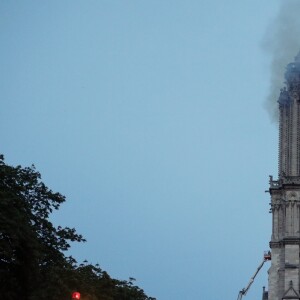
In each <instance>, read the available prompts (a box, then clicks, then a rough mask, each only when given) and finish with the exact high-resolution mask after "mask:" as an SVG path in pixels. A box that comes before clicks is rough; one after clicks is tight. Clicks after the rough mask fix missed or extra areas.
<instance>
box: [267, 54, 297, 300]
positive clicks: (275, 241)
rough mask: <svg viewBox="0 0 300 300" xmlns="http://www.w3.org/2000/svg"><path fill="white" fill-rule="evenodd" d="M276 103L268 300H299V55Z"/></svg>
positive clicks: (288, 67) (270, 190)
mask: <svg viewBox="0 0 300 300" xmlns="http://www.w3.org/2000/svg"><path fill="white" fill-rule="evenodd" d="M285 79H286V82H285V84H286V87H285V88H283V89H282V90H281V93H280V97H279V100H278V103H279V160H278V164H279V165H278V171H279V174H278V180H273V178H272V177H270V189H269V192H270V195H271V212H272V236H271V241H270V247H271V252H272V261H271V267H270V269H269V292H268V300H282V299H290V300H292V299H300V293H299V289H300V286H299V284H300V274H299V267H300V265H299V256H300V249H299V246H300V216H299V215H300V54H298V55H297V57H296V58H295V61H294V62H293V63H290V64H288V65H287V68H286V73H285Z"/></svg>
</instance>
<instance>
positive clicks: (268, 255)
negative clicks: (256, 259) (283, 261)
mask: <svg viewBox="0 0 300 300" xmlns="http://www.w3.org/2000/svg"><path fill="white" fill-rule="evenodd" d="M268 260H271V252H270V251H266V252H265V253H264V258H263V261H262V262H261V263H260V265H259V266H258V268H257V269H256V271H255V273H254V274H253V276H252V277H251V279H250V281H249V283H248V285H247V286H246V287H244V288H243V289H241V290H240V291H239V294H238V297H237V300H242V298H243V296H245V295H246V294H247V292H248V291H249V289H250V287H251V285H252V283H253V282H254V279H255V277H256V275H257V274H258V272H259V271H260V269H261V268H262V267H263V265H264V263H265V262H266V261H268Z"/></svg>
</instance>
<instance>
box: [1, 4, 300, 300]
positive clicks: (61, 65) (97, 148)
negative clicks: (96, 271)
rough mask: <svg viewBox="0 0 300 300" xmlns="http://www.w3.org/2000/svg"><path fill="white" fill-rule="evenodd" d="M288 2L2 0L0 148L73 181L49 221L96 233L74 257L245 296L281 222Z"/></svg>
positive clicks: (155, 291)
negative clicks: (283, 40) (277, 109)
mask: <svg viewBox="0 0 300 300" xmlns="http://www.w3.org/2000/svg"><path fill="white" fill-rule="evenodd" d="M280 3H281V1H280V0H272V1H261V0H246V1H233V0H227V1H223V0H186V1H179V0H160V1H159V0H148V1H145V0H97V1H96V0H85V1H83V0H82V1H78V0H73V1H71V0H59V1H58V0H51V1H50V0H49V1H38V0H36V1H32V0H27V1H21V0H15V1H8V0H2V1H1V2H0V37H1V47H0V69H1V73H0V96H1V109H0V137H1V148H0V152H1V153H3V154H4V155H5V159H6V162H7V163H8V164H13V165H16V164H21V165H22V166H28V165H31V164H32V163H33V164H35V166H36V168H37V170H38V171H40V172H41V174H42V179H43V181H44V182H45V184H46V185H47V186H49V187H50V188H51V189H52V190H53V191H57V192H60V193H62V194H63V195H65V196H66V198H67V201H66V203H65V204H63V205H62V207H61V209H60V210H59V211H58V212H55V213H54V214H53V216H52V221H53V222H54V223H55V224H57V225H58V224H60V225H65V226H67V225H68V226H72V227H75V228H76V229H77V231H78V232H79V233H81V234H83V235H84V237H85V238H86V239H87V243H85V244H74V245H73V247H72V250H71V251H70V253H71V254H72V255H73V256H74V257H75V258H76V259H77V260H78V261H82V260H84V259H87V260H89V261H91V262H92V263H99V264H100V266H101V267H102V268H103V269H104V270H106V271H108V273H109V274H111V275H112V276H114V277H115V278H119V279H128V278H129V277H134V278H136V279H137V282H136V283H137V285H139V286H140V287H141V288H143V289H144V290H145V292H146V294H147V295H150V296H153V297H156V298H157V299H158V300H200V299H203V300H204V299H205V300H216V299H219V298H222V299H228V300H229V299H236V297H237V294H238V291H239V290H240V289H241V288H243V287H244V286H245V285H246V284H247V283H248V281H249V279H250V277H251V275H252V274H253V273H254V271H255V270H256V268H257V266H258V264H259V263H260V262H261V260H262V255H263V251H264V250H268V247H269V246H268V243H269V240H270V236H271V215H270V214H269V202H270V199H269V195H268V194H267V193H265V192H264V191H265V190H267V189H268V179H269V178H268V175H271V174H272V175H274V177H277V150H278V147H277V142H278V132H277V124H276V123H274V122H273V123H272V122H271V121H270V118H269V114H268V112H267V110H266V109H265V108H264V103H265V101H266V98H267V96H268V93H269V86H270V76H271V74H270V57H269V56H268V54H267V53H266V52H264V51H263V49H262V48H263V47H262V44H263V40H264V38H265V34H266V32H267V29H268V28H269V26H270V24H272V20H273V19H274V18H275V17H276V15H277V14H278V10H279V6H280ZM299 13H300V12H299ZM296 54H297V53H295V55H296ZM292 60H293V57H291V61H292ZM283 81H284V80H283V74H282V82H283ZM278 92H279V91H278ZM274 101H276V99H275V100H274ZM268 267H269V263H268V265H267V266H264V268H263V269H262V271H261V273H260V274H259V275H258V277H257V280H256V281H255V283H254V284H253V286H252V287H251V290H250V291H249V293H248V295H247V296H246V297H245V299H248V300H257V299H261V294H262V286H264V285H265V286H267V269H268Z"/></svg>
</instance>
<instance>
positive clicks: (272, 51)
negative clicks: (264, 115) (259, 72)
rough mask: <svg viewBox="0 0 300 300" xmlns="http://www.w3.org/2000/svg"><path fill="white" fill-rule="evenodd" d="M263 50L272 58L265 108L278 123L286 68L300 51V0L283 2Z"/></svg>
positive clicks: (267, 33)
mask: <svg viewBox="0 0 300 300" xmlns="http://www.w3.org/2000/svg"><path fill="white" fill-rule="evenodd" d="M263 48H264V50H266V52H267V54H268V55H269V56H270V58H271V78H270V80H271V82H270V91H269V95H268V98H267V100H266V103H265V107H266V108H267V110H268V112H269V113H270V117H271V120H272V121H277V120H278V104H277V100H278V97H279V93H280V89H281V88H282V87H283V86H284V73H285V67H286V65H287V64H288V63H290V62H293V61H294V57H295V56H296V55H297V54H298V52H299V50H300V0H281V6H280V10H279V12H278V15H277V17H276V18H275V19H274V20H273V21H272V22H271V24H270V26H269V28H268V29H267V32H266V34H265V37H264V40H263Z"/></svg>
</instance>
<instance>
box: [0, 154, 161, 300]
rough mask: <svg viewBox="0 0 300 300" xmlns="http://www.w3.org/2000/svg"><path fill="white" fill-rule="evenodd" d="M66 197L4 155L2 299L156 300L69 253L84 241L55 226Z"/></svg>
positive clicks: (0, 164) (0, 176)
mask: <svg viewBox="0 0 300 300" xmlns="http://www.w3.org/2000/svg"><path fill="white" fill-rule="evenodd" d="M64 201H65V197H64V196H63V195H61V194H60V193H54V192H53V191H52V190H50V189H49V188H48V187H46V186H45V184H44V183H43V182H42V181H41V175H40V173H39V172H38V171H36V169H35V167H34V166H31V167H25V168H23V167H21V166H16V167H14V166H9V165H7V164H5V162H4V157H3V155H0V295H1V298H2V299H5V300H16V299H18V300H64V299H65V300H69V299H70V298H71V294H72V292H73V291H79V292H80V293H81V296H82V298H81V299H82V300H155V298H152V297H148V296H147V295H145V293H144V291H143V290H142V289H141V288H139V287H138V286H136V285H135V284H134V278H129V280H117V279H113V278H111V277H110V276H109V274H108V273H107V272H105V271H103V270H102V269H101V268H100V266H99V265H97V264H96V265H92V264H89V263H88V262H87V261H84V262H83V263H82V264H78V263H77V262H76V260H75V259H74V258H73V257H71V256H67V255H66V254H65V253H66V251H67V250H68V249H69V248H70V242H74V241H77V242H84V241H85V240H84V238H83V237H82V236H81V235H80V234H78V233H77V232H76V230H75V229H74V228H69V227H65V228H63V227H61V226H58V227H55V226H54V225H53V224H52V223H51V222H50V221H49V215H50V214H51V213H52V212H53V210H57V209H59V206H60V204H61V203H63V202H64Z"/></svg>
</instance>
